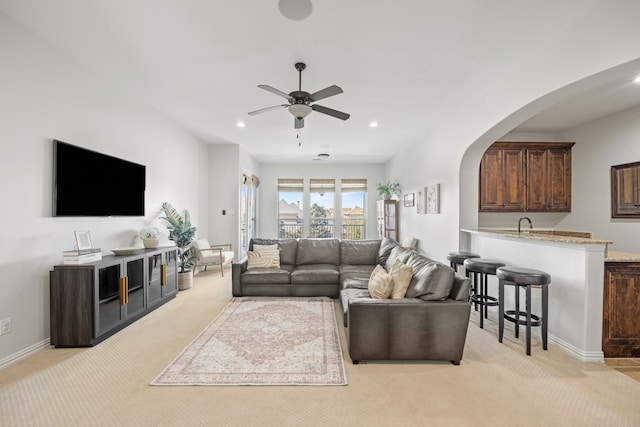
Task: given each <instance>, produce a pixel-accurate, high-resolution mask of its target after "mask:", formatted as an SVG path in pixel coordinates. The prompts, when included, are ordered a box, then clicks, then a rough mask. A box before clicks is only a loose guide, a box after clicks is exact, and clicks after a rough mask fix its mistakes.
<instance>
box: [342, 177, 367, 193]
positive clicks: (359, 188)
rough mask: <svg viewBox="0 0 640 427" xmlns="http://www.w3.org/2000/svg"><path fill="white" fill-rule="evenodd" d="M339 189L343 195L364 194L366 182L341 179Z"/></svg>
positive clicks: (364, 180) (363, 180)
mask: <svg viewBox="0 0 640 427" xmlns="http://www.w3.org/2000/svg"><path fill="white" fill-rule="evenodd" d="M341 188H342V192H343V193H366V192H367V180H366V179H343V180H342V187H341Z"/></svg>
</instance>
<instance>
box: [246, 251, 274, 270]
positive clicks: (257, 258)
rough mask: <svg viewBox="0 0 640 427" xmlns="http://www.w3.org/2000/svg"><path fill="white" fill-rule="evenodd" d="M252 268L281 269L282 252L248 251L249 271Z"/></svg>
mask: <svg viewBox="0 0 640 427" xmlns="http://www.w3.org/2000/svg"><path fill="white" fill-rule="evenodd" d="M252 268H280V251H278V250H277V249H276V250H263V251H248V252H247V270H250V269H252Z"/></svg>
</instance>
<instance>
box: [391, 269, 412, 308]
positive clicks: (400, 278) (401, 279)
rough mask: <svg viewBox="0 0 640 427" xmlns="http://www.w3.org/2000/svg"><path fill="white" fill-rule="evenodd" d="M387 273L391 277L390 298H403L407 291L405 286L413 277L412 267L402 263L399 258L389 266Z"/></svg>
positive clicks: (407, 285)
mask: <svg viewBox="0 0 640 427" xmlns="http://www.w3.org/2000/svg"><path fill="white" fill-rule="evenodd" d="M389 274H390V275H391V277H392V278H393V289H392V290H391V298H392V299H400V298H404V296H405V295H406V293H407V288H408V287H409V283H410V282H411V278H412V277H413V268H411V267H410V266H408V265H407V264H404V263H402V262H401V261H400V260H396V262H394V263H393V266H392V267H391V271H389Z"/></svg>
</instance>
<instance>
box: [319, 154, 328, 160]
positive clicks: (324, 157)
mask: <svg viewBox="0 0 640 427" xmlns="http://www.w3.org/2000/svg"><path fill="white" fill-rule="evenodd" d="M318 158H319V159H323V160H324V159H328V158H329V155H328V154H327V153H320V154H318Z"/></svg>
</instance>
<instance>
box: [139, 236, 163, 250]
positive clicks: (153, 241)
mask: <svg viewBox="0 0 640 427" xmlns="http://www.w3.org/2000/svg"><path fill="white" fill-rule="evenodd" d="M159 243H160V239H158V238H157V237H147V238H146V239H142V244H143V245H144V247H145V248H147V249H154V248H157V247H158V244H159Z"/></svg>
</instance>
